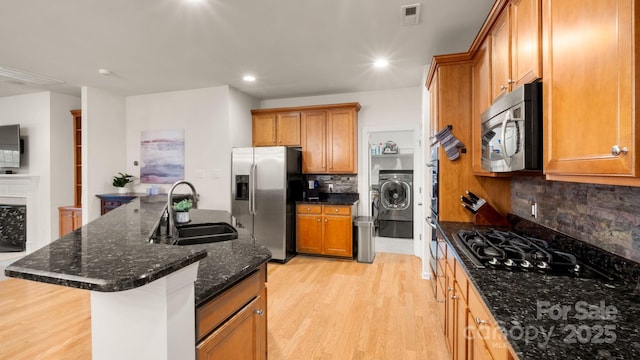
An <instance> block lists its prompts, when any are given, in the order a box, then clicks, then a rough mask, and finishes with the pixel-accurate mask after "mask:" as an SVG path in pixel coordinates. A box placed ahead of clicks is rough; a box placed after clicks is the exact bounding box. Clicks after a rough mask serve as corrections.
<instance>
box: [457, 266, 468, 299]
mask: <svg viewBox="0 0 640 360" xmlns="http://www.w3.org/2000/svg"><path fill="white" fill-rule="evenodd" d="M454 271H455V274H456V275H455V276H456V282H458V285H459V286H460V290H461V291H462V294H461V295H462V297H464V299H465V301H467V299H469V295H468V294H469V290H468V289H469V279H468V278H467V273H466V272H465V271H464V270H463V269H462V266H461V265H460V262H458V261H456V262H455V269H454Z"/></svg>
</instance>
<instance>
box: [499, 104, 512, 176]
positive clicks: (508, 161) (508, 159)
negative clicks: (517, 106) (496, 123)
mask: <svg viewBox="0 0 640 360" xmlns="http://www.w3.org/2000/svg"><path fill="white" fill-rule="evenodd" d="M510 120H513V113H512V112H511V110H507V113H506V114H505V115H504V120H503V121H502V131H501V132H500V149H501V150H502V159H503V160H504V162H505V164H507V168H510V167H511V157H509V156H508V155H507V146H506V145H505V141H504V137H505V135H506V134H507V124H508V123H509V121H510Z"/></svg>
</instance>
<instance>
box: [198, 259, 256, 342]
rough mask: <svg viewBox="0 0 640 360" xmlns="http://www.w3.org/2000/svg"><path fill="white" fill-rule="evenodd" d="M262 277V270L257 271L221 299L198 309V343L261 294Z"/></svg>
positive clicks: (226, 292)
mask: <svg viewBox="0 0 640 360" xmlns="http://www.w3.org/2000/svg"><path fill="white" fill-rule="evenodd" d="M262 276H263V275H262V270H260V271H256V272H255V273H253V275H250V276H249V277H248V278H246V279H244V280H242V281H241V282H240V283H238V284H236V285H234V286H233V287H232V288H231V289H229V290H227V291H225V292H224V293H223V294H222V295H220V296H219V297H217V298H215V299H213V300H211V301H209V302H208V303H207V304H205V305H204V306H202V307H201V308H199V309H196V324H197V325H196V327H197V334H196V335H197V338H198V341H200V340H201V339H202V338H204V337H205V335H207V334H208V333H209V332H211V331H212V330H213V329H215V328H216V327H218V326H219V325H220V324H222V323H223V322H224V321H225V320H226V319H228V318H229V317H231V315H233V314H234V313H235V312H236V311H238V310H240V309H241V308H243V307H244V306H245V305H246V304H248V303H249V302H250V301H251V300H252V299H253V298H255V297H257V296H258V295H259V294H260V284H261V281H264V279H263V278H262Z"/></svg>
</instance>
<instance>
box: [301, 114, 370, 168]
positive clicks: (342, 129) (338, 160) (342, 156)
mask: <svg viewBox="0 0 640 360" xmlns="http://www.w3.org/2000/svg"><path fill="white" fill-rule="evenodd" d="M358 110H360V104H358V103H352V104H337V105H331V106H327V107H316V108H314V109H309V110H305V111H302V126H301V142H302V172H303V173H305V174H355V173H357V171H358V169H357V168H358V160H357V154H358V152H357V146H358V138H357V136H358V115H357V113H358Z"/></svg>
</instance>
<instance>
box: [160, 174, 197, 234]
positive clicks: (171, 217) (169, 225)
mask: <svg viewBox="0 0 640 360" xmlns="http://www.w3.org/2000/svg"><path fill="white" fill-rule="evenodd" d="M180 184H186V185H189V187H190V188H191V197H192V198H193V199H191V201H192V203H193V208H194V209H197V208H198V192H197V191H196V187H195V186H193V184H192V183H190V182H188V181H186V180H180V181H177V182H176V183H175V184H173V185H171V189H169V194H167V217H168V219H167V237H169V238H172V237H173V235H174V231H175V230H174V227H175V226H174V225H175V219H174V216H175V211H174V210H173V190H175V188H176V187H177V186H178V185H180Z"/></svg>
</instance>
